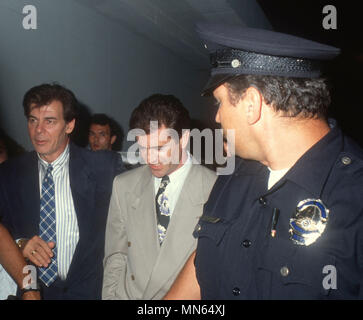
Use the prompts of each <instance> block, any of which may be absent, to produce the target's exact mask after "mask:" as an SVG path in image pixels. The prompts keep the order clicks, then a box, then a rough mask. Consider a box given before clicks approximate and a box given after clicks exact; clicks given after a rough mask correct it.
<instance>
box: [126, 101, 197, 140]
mask: <svg viewBox="0 0 363 320" xmlns="http://www.w3.org/2000/svg"><path fill="white" fill-rule="evenodd" d="M150 121H158V125H159V128H160V127H161V126H162V125H164V126H165V127H166V128H169V129H174V130H175V131H176V132H178V135H179V137H181V136H182V130H183V129H190V117H189V112H188V110H187V109H186V108H185V107H184V106H183V104H182V103H181V102H180V100H179V99H178V98H176V97H175V96H173V95H163V94H153V95H151V96H150V97H148V98H146V99H144V100H143V101H142V102H141V103H140V104H139V106H138V107H137V108H136V109H135V110H134V111H133V112H132V114H131V118H130V123H129V125H130V129H136V128H138V129H142V130H144V131H145V133H146V134H150Z"/></svg>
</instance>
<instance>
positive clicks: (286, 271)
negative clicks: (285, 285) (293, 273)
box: [280, 266, 290, 277]
mask: <svg viewBox="0 0 363 320" xmlns="http://www.w3.org/2000/svg"><path fill="white" fill-rule="evenodd" d="M280 273H281V275H282V276H283V277H287V276H288V275H289V273H290V270H289V268H288V267H286V266H284V267H282V268H281V269H280Z"/></svg>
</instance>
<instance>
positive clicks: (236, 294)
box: [232, 287, 241, 296]
mask: <svg viewBox="0 0 363 320" xmlns="http://www.w3.org/2000/svg"><path fill="white" fill-rule="evenodd" d="M232 293H233V295H234V296H239V295H240V293H241V290H240V289H239V288H237V287H236V288H233V290H232Z"/></svg>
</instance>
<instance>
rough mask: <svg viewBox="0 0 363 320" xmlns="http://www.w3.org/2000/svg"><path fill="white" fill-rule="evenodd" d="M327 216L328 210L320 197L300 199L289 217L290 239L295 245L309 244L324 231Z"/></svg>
mask: <svg viewBox="0 0 363 320" xmlns="http://www.w3.org/2000/svg"><path fill="white" fill-rule="evenodd" d="M328 216H329V210H328V209H327V208H326V207H325V205H324V204H323V202H322V201H321V200H320V199H306V200H302V201H300V202H299V203H298V205H297V207H296V212H295V215H294V216H293V217H292V218H291V219H290V230H289V233H290V239H291V240H292V241H293V242H294V243H295V244H297V245H303V246H309V245H311V244H312V243H314V242H315V241H316V240H317V239H318V238H319V237H320V236H321V235H322V233H323V232H324V230H325V227H326V224H327V222H328Z"/></svg>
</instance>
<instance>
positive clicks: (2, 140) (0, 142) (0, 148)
mask: <svg viewBox="0 0 363 320" xmlns="http://www.w3.org/2000/svg"><path fill="white" fill-rule="evenodd" d="M24 152H25V149H24V148H23V147H22V146H21V145H20V144H18V143H17V142H16V141H15V140H14V139H13V138H11V137H10V136H8V135H7V133H6V132H5V131H4V130H3V129H1V128H0V163H2V162H4V161H6V160H7V159H9V158H13V157H17V156H19V155H21V154H23V153H24Z"/></svg>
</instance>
